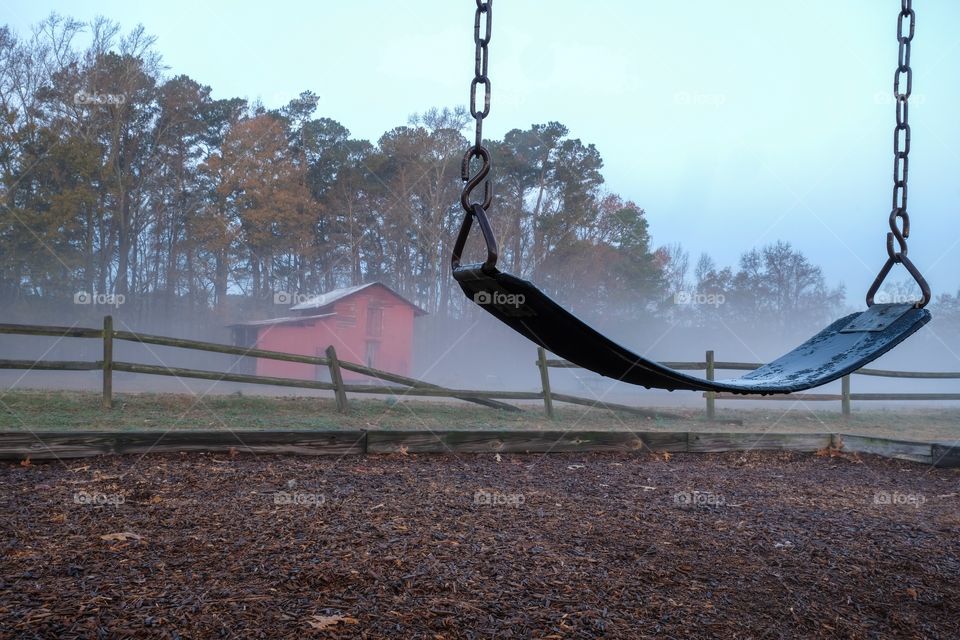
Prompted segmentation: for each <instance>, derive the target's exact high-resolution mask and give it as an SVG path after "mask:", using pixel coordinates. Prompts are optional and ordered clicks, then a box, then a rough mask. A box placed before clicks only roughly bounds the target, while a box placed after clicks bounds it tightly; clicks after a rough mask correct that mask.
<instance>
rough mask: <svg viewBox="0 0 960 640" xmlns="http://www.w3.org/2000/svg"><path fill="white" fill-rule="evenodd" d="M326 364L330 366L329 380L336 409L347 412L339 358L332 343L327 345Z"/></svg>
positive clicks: (345, 393) (345, 392)
mask: <svg viewBox="0 0 960 640" xmlns="http://www.w3.org/2000/svg"><path fill="white" fill-rule="evenodd" d="M327 361H328V362H327V366H328V367H330V381H331V382H332V383H333V394H334V396H336V398H337V411H338V412H339V413H347V411H348V410H349V407H348V406H347V391H346V390H345V389H344V388H343V375H342V374H341V373H340V360H339V359H338V358H337V350H336V349H334V348H333V345H330V346H329V347H327Z"/></svg>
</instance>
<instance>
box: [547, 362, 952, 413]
mask: <svg viewBox="0 0 960 640" xmlns="http://www.w3.org/2000/svg"><path fill="white" fill-rule="evenodd" d="M660 364H662V365H664V366H666V367H670V368H671V369H676V370H679V371H704V372H705V373H706V379H707V380H714V379H715V375H716V371H717V370H718V369H720V370H727V371H753V370H754V369H758V368H760V367H761V366H763V365H762V364H760V363H756V362H728V361H723V360H715V359H714V352H713V351H712V350H711V351H707V352H706V357H705V358H704V360H702V361H700V362H661V363H660ZM537 366H538V367H539V368H540V376H541V378H542V379H543V380H544V394H545V399H544V402H545V403H546V402H547V397H549V396H550V387H549V382H550V376H549V373H548V371H549V369H550V368H555V369H582V367H580V366H579V365H577V364H574V363H573V362H569V361H568V360H560V359H552V358H547V357H546V352H545V351H544V349H543V348H542V347H539V348H538V349H537ZM852 375H856V376H873V377H878V378H905V379H930V380H956V379H960V371H893V370H890V369H857V370H856V371H854V372H853V373H852V374H850V375H846V376H844V377H843V378H841V381H840V393H791V394H789V395H766V396H751V395H742V394H736V393H717V392H714V391H707V392H705V393H704V394H703V397H704V398H705V399H706V414H707V418H710V419H713V418H714V417H715V415H716V405H715V402H716V401H717V400H754V401H757V400H762V401H777V400H779V401H784V400H794V401H795V400H804V401H812V402H825V401H826V402H836V401H839V402H840V410H841V413H842V414H843V415H845V416H849V415H850V412H851V406H850V403H851V402H852V401H854V400H856V401H877V400H887V401H913V400H927V401H931V400H932V401H937V400H960V393H853V392H852V391H851V390H850V377H851V376H852ZM553 397H554V398H556V397H557V395H556V394H553ZM548 413H549V411H548Z"/></svg>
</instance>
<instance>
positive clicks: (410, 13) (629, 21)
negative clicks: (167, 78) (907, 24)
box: [0, 0, 960, 304]
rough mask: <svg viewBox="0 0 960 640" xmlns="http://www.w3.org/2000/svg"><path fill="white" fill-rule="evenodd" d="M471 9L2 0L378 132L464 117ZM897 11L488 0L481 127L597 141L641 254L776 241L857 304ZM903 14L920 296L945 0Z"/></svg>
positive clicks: (954, 208) (948, 244) (884, 148)
mask: <svg viewBox="0 0 960 640" xmlns="http://www.w3.org/2000/svg"><path fill="white" fill-rule="evenodd" d="M548 6H549V7H550V11H545V7H548ZM474 7H475V4H474V2H473V0H460V1H455V0H417V1H415V2H385V1H373V0H351V1H349V2H333V1H329V0H327V1H315V2H281V1H274V2H269V3H264V2H255V3H253V2H251V3H246V4H244V3H227V2H196V1H193V2H182V1H179V0H168V1H164V2H142V3H141V2H129V0H109V1H102V2H69V1H66V0H5V2H4V6H3V7H0V21H2V22H3V23H7V24H10V25H12V26H13V27H14V28H15V29H16V30H17V31H18V32H19V33H21V34H24V33H26V32H27V30H28V29H29V27H30V25H32V24H34V23H36V22H37V21H39V20H41V19H42V18H44V17H45V16H46V15H48V14H49V13H50V12H51V11H57V12H59V13H61V14H65V15H70V16H72V17H75V18H77V19H82V20H89V19H92V18H93V17H94V16H96V15H104V16H106V17H109V18H111V19H114V20H117V21H119V22H120V23H121V24H122V25H123V26H124V29H125V30H129V28H131V27H133V26H134V25H135V24H137V23H142V24H143V25H144V26H145V27H146V29H147V31H148V32H149V33H151V34H153V35H155V36H157V38H158V40H157V48H158V49H159V51H160V52H161V53H162V54H163V58H164V62H165V63H166V65H167V66H168V67H169V71H168V73H169V74H171V75H173V74H181V73H183V74H187V75H190V76H191V77H193V78H194V79H196V80H198V81H200V82H202V83H205V84H209V85H211V86H212V87H213V92H214V96H215V97H217V98H226V97H233V96H240V97H247V98H250V99H257V98H259V99H261V100H262V101H263V102H264V103H265V104H266V105H267V106H268V107H276V106H280V105H281V104H285V103H286V102H287V101H289V100H290V99H291V98H293V97H295V96H296V95H297V94H298V93H300V92H301V91H304V90H312V91H314V92H315V93H317V94H318V95H319V96H320V103H319V110H318V114H319V115H322V116H327V117H331V118H334V119H336V120H338V121H340V122H341V123H342V124H343V125H345V126H346V127H348V128H349V129H350V130H351V132H352V133H353V134H354V135H355V136H358V137H364V138H370V139H373V140H376V138H377V137H378V136H379V135H380V134H382V133H383V132H384V131H386V130H388V129H390V128H392V127H395V126H398V125H402V124H404V123H405V122H406V120H407V117H408V115H409V114H411V113H414V112H421V111H423V110H425V109H427V108H429V107H431V106H455V105H463V104H465V103H466V98H467V90H468V87H469V81H470V78H471V77H472V73H473V43H472V20H473V10H474ZM899 7H900V2H899V0H806V1H804V2H781V1H774V0H743V1H737V0H732V1H731V2H715V1H712V0H710V1H708V0H682V1H681V0H676V1H671V2H663V1H660V2H648V1H646V0H606V1H603V2H576V3H575V2H550V3H547V2H536V1H534V0H497V2H496V3H495V13H494V32H493V40H492V42H491V45H490V46H491V57H490V73H491V76H492V78H493V108H492V112H491V115H490V118H489V119H488V120H487V122H486V126H485V132H486V133H487V134H488V135H489V136H495V137H500V136H502V135H503V134H504V133H505V132H506V131H508V130H509V129H512V128H517V127H521V128H526V127H528V126H529V125H530V124H532V123H540V122H546V121H548V120H558V121H560V122H563V123H564V124H566V125H567V126H568V127H570V130H571V134H572V135H573V136H575V137H579V138H581V139H582V140H584V141H585V142H592V143H595V144H596V145H597V147H598V149H599V150H600V152H601V154H602V155H603V158H604V160H605V163H606V166H605V169H604V175H605V176H606V178H607V182H608V185H607V186H608V188H609V189H610V190H612V191H615V192H618V193H620V194H621V195H623V196H624V197H626V198H629V199H632V200H634V201H636V202H637V203H638V204H639V205H641V206H642V207H644V208H645V209H646V210H647V212H648V215H649V218H650V224H651V231H652V234H653V236H654V241H655V243H657V244H666V243H673V242H681V243H682V244H683V245H684V246H685V247H686V248H687V249H689V250H690V253H691V257H692V260H695V259H696V256H697V254H698V253H699V252H701V251H708V252H709V253H710V254H711V255H713V256H714V257H715V258H716V259H717V261H718V262H719V263H720V264H721V265H726V264H733V263H734V262H735V261H736V259H737V256H738V255H739V254H740V253H741V252H742V251H744V250H746V249H749V248H751V247H753V246H756V245H758V244H763V243H767V242H772V241H774V240H777V239H785V240H790V241H791V242H793V244H794V245H795V246H796V247H797V248H799V249H801V250H802V251H804V253H806V254H807V255H808V256H809V257H810V258H811V259H812V260H814V261H815V262H817V263H818V264H821V265H822V266H823V267H824V269H825V271H826V275H827V278H828V280H829V281H830V282H831V284H835V283H838V282H843V283H845V284H846V285H847V288H848V298H849V300H850V302H851V303H852V304H860V303H861V300H862V296H863V293H864V292H865V290H866V287H867V286H868V285H869V283H870V281H871V280H872V279H873V276H874V275H875V273H876V271H877V270H878V269H879V267H880V266H881V264H882V263H883V261H884V259H885V257H886V253H885V250H884V248H883V244H884V235H885V231H886V219H887V216H888V214H889V212H890V198H891V195H890V191H891V182H892V167H893V151H892V137H893V117H894V102H893V99H892V97H891V93H892V80H893V72H894V67H895V65H896V56H897V43H896V16H897V13H898V12H899ZM915 9H916V10H917V12H918V20H917V35H916V39H915V40H914V47H913V66H914V68H915V78H914V97H913V99H912V100H911V124H912V125H913V144H912V151H911V157H910V212H911V218H912V223H913V228H912V231H913V236H912V237H911V240H910V255H911V257H912V258H913V259H914V261H915V262H916V263H917V264H918V266H920V267H921V269H924V270H925V271H926V272H927V276H928V279H929V281H930V283H931V286H932V287H933V290H934V293H935V294H936V293H943V292H956V290H957V289H958V287H960V269H958V267H960V234H958V233H957V230H958V224H957V220H958V219H960V217H958V213H960V212H958V208H960V204H958V203H960V117H958V107H960V2H957V1H956V0H917V1H916V2H915ZM495 175H496V168H494V176H495ZM893 277H894V279H903V278H906V277H907V276H906V274H905V272H904V271H903V270H902V269H898V270H897V271H895V272H894V274H893Z"/></svg>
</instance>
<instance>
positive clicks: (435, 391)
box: [0, 316, 960, 419]
mask: <svg viewBox="0 0 960 640" xmlns="http://www.w3.org/2000/svg"><path fill="white" fill-rule="evenodd" d="M0 334H12V335H25V336H50V337H57V338H98V339H100V340H102V342H103V359H102V360H97V361H89V362H88V361H75V360H36V361H32V360H0V369H26V370H43V371H97V370H99V371H102V372H103V373H102V377H103V391H102V396H103V406H104V408H110V407H112V406H113V372H115V371H119V372H125V373H135V374H142V375H157V376H174V377H179V378H193V379H201V380H214V381H222V382H235V383H242V384H260V385H271V386H280V387H293V388H301V389H317V390H322V391H333V392H334V397H335V399H336V404H337V409H338V411H341V412H346V411H348V410H349V405H348V402H347V394H348V393H366V394H377V395H410V396H423V397H441V398H442V397H445V398H456V399H459V400H464V401H466V402H472V403H475V404H479V405H482V406H486V407H490V408H495V409H501V410H505V411H519V410H520V409H519V407H517V406H514V405H512V404H508V403H506V402H501V401H502V400H540V401H542V402H543V405H544V411H545V412H546V414H547V416H548V417H549V418H553V417H554V407H553V403H554V402H564V403H568V404H576V405H582V406H589V407H600V408H605V409H609V410H614V411H623V412H629V413H634V414H638V415H642V416H646V417H664V418H676V417H678V416H675V415H672V414H669V413H664V412H662V411H657V410H654V409H644V408H641V407H635V406H628V405H622V404H614V403H610V402H604V401H601V400H597V399H590V398H582V397H579V396H575V395H570V394H565V393H557V392H555V391H553V390H552V388H551V384H550V369H551V368H556V369H579V368H580V367H579V366H578V365H576V364H574V363H572V362H568V361H566V360H561V359H555V358H547V354H546V351H545V350H544V349H543V348H538V349H537V360H536V365H537V367H538V369H539V370H540V384H541V391H484V390H477V389H450V388H447V387H443V386H440V385H437V384H433V383H429V382H424V381H423V380H417V379H416V378H410V377H407V376H403V375H400V374H396V373H391V372H389V371H381V370H379V369H374V368H373V367H367V366H364V365H361V364H357V363H355V362H349V361H346V360H340V359H339V358H338V357H337V352H336V350H335V349H334V347H333V346H332V345H331V346H329V347H327V350H326V356H308V355H301V354H296V353H284V352H280V351H268V350H264V349H257V348H249V347H239V346H235V345H227V344H220V343H215V342H204V341H200V340H189V339H184V338H173V337H169V336H159V335H153V334H147V333H137V332H133V331H116V330H114V328H113V318H112V317H111V316H105V317H104V319H103V327H102V328H101V329H93V328H89V327H58V326H34V325H22V324H3V323H0ZM116 340H121V341H125V342H132V343H139V344H145V345H156V346H161V347H174V348H180V349H187V350H193V351H204V352H210V353H222V354H226V355H235V356H241V357H251V358H263V359H268V360H280V361H285V362H296V363H301V364H310V365H315V366H319V367H327V369H328V370H329V373H330V382H326V381H321V380H306V379H296V378H276V377H270V376H259V375H252V374H246V373H232V372H229V371H227V372H221V371H208V370H201V369H189V368H181V367H168V366H163V365H153V364H140V363H134V362H123V361H116V360H115V359H114V357H113V345H114V341H116ZM662 364H663V365H665V366H668V367H670V368H672V369H677V370H682V371H704V372H705V376H706V378H707V379H708V380H713V379H714V378H715V375H716V371H717V370H733V371H752V370H754V369H756V368H758V367H760V366H761V365H760V364H759V363H754V362H733V361H723V360H716V359H715V358H714V352H713V351H707V352H706V354H705V357H704V359H703V360H702V361H695V362H671V361H668V362H663V363H662ZM342 371H350V372H352V373H357V374H360V375H363V376H367V377H369V378H374V379H376V380H378V381H380V382H381V384H357V383H344V381H343V375H342ZM851 375H860V376H873V377H882V378H910V379H940V380H944V379H960V372H953V371H893V370H888V369H859V370H857V371H854V372H853V374H851ZM850 378H851V376H850V375H848V376H844V377H843V378H842V379H841V392H840V393H839V394H836V393H795V394H791V395H768V396H744V395H737V394H732V393H715V392H706V393H704V394H703V395H704V397H705V399H706V415H707V418H708V419H713V418H715V417H716V401H717V400H724V401H726V400H764V401H776V400H780V401H783V400H794V401H795V400H804V401H814V402H820V401H827V402H836V401H840V403H841V412H842V413H843V415H850V412H851V402H853V401H877V400H887V401H903V400H907V401H909V400H927V401H939V400H960V393H853V392H852V391H851V389H850V386H851V385H850ZM382 383H391V384H382Z"/></svg>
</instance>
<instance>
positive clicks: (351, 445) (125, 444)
mask: <svg viewBox="0 0 960 640" xmlns="http://www.w3.org/2000/svg"><path fill="white" fill-rule="evenodd" d="M827 447H835V448H841V449H842V450H843V451H848V452H851V453H865V454H873V455H877V456H881V457H885V458H895V459H899V460H909V461H912V462H920V463H926V464H933V465H934V466H937V467H953V468H960V444H958V443H946V442H933V443H925V442H911V441H907V440H894V439H890V438H872V437H868V436H862V435H853V434H829V433H745V432H733V433H698V432H686V431H642V432H635V433H631V432H628V431H569V432H568V431H557V430H551V431H537V430H533V429H530V430H513V431H468V430H445V431H356V430H354V431H306V430H304V431H235V432H234V431H167V432H160V431H148V432H143V431H140V432H105V431H79V432H72V433H71V432H61V431H46V432H36V433H31V432H29V431H12V432H0V459H4V460H23V459H26V458H30V459H32V460H57V459H69V458H84V457H89V456H98V455H123V454H146V453H176V452H180V451H195V452H200V451H203V452H210V453H229V452H231V451H237V452H247V453H264V454H291V455H305V456H316V455H360V454H365V453H371V454H375V453H431V454H433V453H436V454H443V453H446V454H449V453H455V454H457V453H463V454H468V453H539V454H544V453H562V452H567V453H569V452H584V453H586V452H604V451H606V452H638V453H639V452H644V451H646V452H664V451H669V452H673V453H709V452H722V451H798V452H812V451H817V450H820V449H824V448H827Z"/></svg>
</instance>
